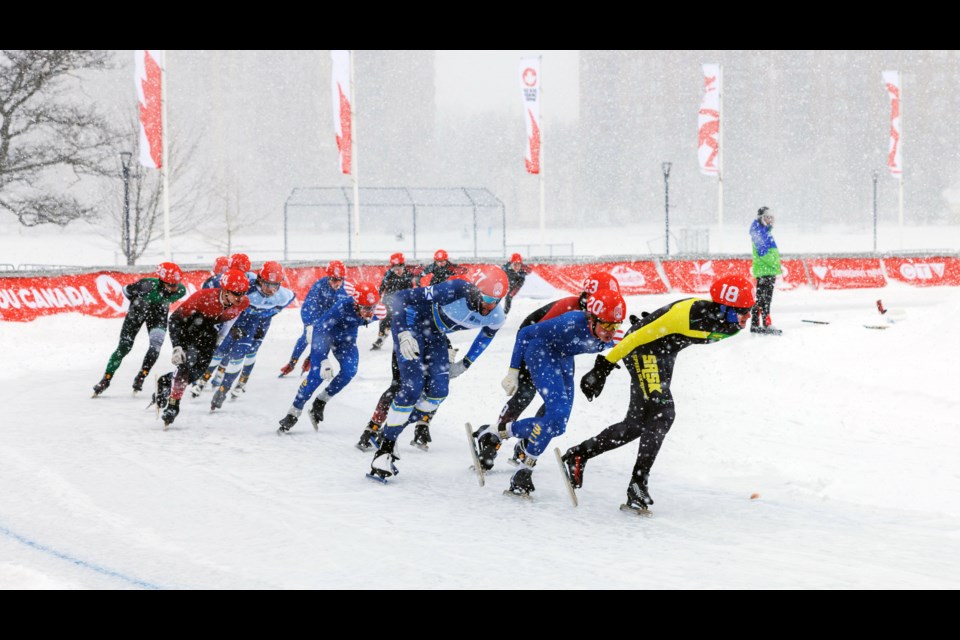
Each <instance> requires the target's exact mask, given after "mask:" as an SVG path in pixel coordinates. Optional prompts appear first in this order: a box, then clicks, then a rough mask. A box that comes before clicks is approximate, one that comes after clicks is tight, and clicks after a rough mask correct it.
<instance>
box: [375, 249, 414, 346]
mask: <svg viewBox="0 0 960 640" xmlns="http://www.w3.org/2000/svg"><path fill="white" fill-rule="evenodd" d="M420 273H421V269H420V267H416V268H414V269H411V268H409V267H407V266H406V265H404V267H403V272H402V273H401V274H400V275H397V274H396V273H394V272H393V269H392V268H390V269H387V272H386V273H385V274H383V281H381V282H380V300H381V301H382V302H383V304H384V306H385V307H386V308H387V315H385V316H384V317H383V319H382V320H380V327H379V330H378V331H377V337H378V338H384V337H386V335H387V330H388V329H390V318H391V314H390V305H388V304H387V301H386V298H387V296H389V295H390V294H391V293H396V292H397V291H402V290H404V289H412V288H414V287H415V286H417V282H418V280H419V277H420Z"/></svg>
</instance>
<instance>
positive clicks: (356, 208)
mask: <svg viewBox="0 0 960 640" xmlns="http://www.w3.org/2000/svg"><path fill="white" fill-rule="evenodd" d="M353 54H354V50H350V132H351V135H350V157H351V159H352V161H351V162H352V165H353V171H352V173H353V228H354V232H353V233H354V236H355V237H356V240H357V243H356V244H357V253H358V254H359V253H360V178H359V177H358V176H357V174H358V168H357V167H358V163H357V102H356V100H357V89H356V86H357V83H356V75H355V74H354V64H353Z"/></svg>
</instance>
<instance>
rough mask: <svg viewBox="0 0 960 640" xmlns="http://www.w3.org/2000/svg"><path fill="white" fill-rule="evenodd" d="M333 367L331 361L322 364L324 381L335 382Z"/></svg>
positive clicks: (321, 369) (321, 370) (321, 374)
mask: <svg viewBox="0 0 960 640" xmlns="http://www.w3.org/2000/svg"><path fill="white" fill-rule="evenodd" d="M334 375H336V374H334V372H333V365H331V364H330V361H329V360H324V361H323V362H321V363H320V377H321V378H323V379H324V380H333V377H334Z"/></svg>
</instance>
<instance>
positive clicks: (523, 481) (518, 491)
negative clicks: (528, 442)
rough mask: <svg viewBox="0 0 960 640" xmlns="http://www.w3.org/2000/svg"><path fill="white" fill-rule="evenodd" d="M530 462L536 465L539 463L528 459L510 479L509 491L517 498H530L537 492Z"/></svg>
mask: <svg viewBox="0 0 960 640" xmlns="http://www.w3.org/2000/svg"><path fill="white" fill-rule="evenodd" d="M530 462H533V463H534V464H536V462H537V461H536V460H535V459H533V458H529V457H528V458H527V461H526V462H525V463H524V465H523V466H522V467H520V468H519V469H517V472H516V473H514V474H513V477H512V478H510V489H509V491H510V493H512V494H513V495H515V496H529V495H530V494H531V493H533V492H534V490H535V487H534V486H533V465H532V464H530Z"/></svg>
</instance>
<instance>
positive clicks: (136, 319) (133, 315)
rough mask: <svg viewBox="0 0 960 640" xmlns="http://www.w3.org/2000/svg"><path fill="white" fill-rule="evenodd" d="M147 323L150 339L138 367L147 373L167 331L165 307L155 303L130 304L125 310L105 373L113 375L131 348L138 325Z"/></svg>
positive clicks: (154, 360)
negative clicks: (115, 344) (116, 341)
mask: <svg viewBox="0 0 960 640" xmlns="http://www.w3.org/2000/svg"><path fill="white" fill-rule="evenodd" d="M144 324H146V325H147V333H148V339H149V341H150V344H149V346H148V347H147V353H146V355H145V356H143V364H142V365H141V366H140V368H141V369H142V370H143V371H146V372H147V373H149V372H150V369H152V368H153V365H154V364H156V362H157V357H158V356H159V355H160V347H161V345H162V344H163V338H164V336H165V335H166V331H167V309H166V308H165V307H161V306H157V305H146V304H143V303H141V304H140V305H136V306H131V308H130V310H129V311H128V312H127V317H125V318H124V319H123V326H122V327H121V328H120V342H119V344H118V345H117V348H116V350H115V351H114V352H113V353H112V354H111V355H110V360H109V361H108V362H107V373H109V374H110V375H113V374H114V373H115V372H116V371H117V369H119V368H120V363H121V362H122V361H123V359H124V358H125V357H126V355H127V354H128V353H130V350H131V349H132V348H133V343H134V341H135V340H136V338H137V334H138V333H139V332H140V327H142V326H143V325H144Z"/></svg>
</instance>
